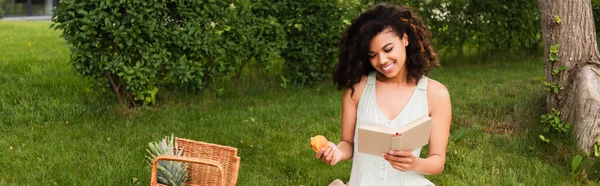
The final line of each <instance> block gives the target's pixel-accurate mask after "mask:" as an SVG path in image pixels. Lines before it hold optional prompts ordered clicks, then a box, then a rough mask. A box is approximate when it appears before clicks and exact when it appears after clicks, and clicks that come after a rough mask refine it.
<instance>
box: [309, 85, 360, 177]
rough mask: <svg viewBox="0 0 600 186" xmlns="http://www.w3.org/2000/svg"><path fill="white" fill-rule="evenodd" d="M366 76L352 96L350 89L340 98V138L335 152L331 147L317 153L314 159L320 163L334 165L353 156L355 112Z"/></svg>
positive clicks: (355, 88) (355, 87)
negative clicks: (319, 160)
mask: <svg viewBox="0 0 600 186" xmlns="http://www.w3.org/2000/svg"><path fill="white" fill-rule="evenodd" d="M366 79H367V78H366V76H363V78H362V79H361V81H360V82H359V83H358V84H357V85H356V86H354V94H352V90H351V89H346V90H344V94H343V96H342V124H341V126H342V138H341V141H340V142H339V143H338V144H337V145H336V146H335V150H334V149H333V148H331V147H328V148H327V149H325V150H323V151H322V152H317V154H316V158H320V159H321V161H323V162H325V163H327V164H329V165H335V164H336V163H337V162H338V161H340V160H349V159H351V158H352V156H353V154H354V129H355V127H356V111H357V109H358V100H359V98H360V95H361V94H362V91H363V89H364V86H365V84H366Z"/></svg>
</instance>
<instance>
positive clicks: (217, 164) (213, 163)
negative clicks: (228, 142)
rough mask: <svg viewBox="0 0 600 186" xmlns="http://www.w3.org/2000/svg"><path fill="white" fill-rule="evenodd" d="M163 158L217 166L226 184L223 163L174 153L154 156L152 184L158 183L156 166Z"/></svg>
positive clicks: (222, 181)
mask: <svg viewBox="0 0 600 186" xmlns="http://www.w3.org/2000/svg"><path fill="white" fill-rule="evenodd" d="M162 160H167V161H168V160H170V161H181V162H188V163H198V164H205V165H210V166H214V167H217V169H219V172H221V185H225V171H223V166H222V165H221V163H219V162H217V161H214V160H209V159H200V158H192V157H185V156H173V155H159V156H157V157H156V158H154V160H152V177H151V178H150V185H157V184H158V181H157V180H156V169H157V168H156V166H157V164H158V162H159V161H162Z"/></svg>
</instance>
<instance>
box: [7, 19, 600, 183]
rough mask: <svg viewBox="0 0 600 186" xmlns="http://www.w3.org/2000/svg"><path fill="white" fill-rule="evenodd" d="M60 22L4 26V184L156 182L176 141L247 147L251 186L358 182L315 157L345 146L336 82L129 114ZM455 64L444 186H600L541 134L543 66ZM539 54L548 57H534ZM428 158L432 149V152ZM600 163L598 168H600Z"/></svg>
mask: <svg viewBox="0 0 600 186" xmlns="http://www.w3.org/2000/svg"><path fill="white" fill-rule="evenodd" d="M49 25H50V23H49V22H19V21H0V185H13V184H15V185H53V184H54V185H57V184H60V185H148V183H149V180H150V167H149V164H148V161H147V160H146V157H145V156H146V154H147V152H146V150H145V149H146V148H147V147H148V143H149V142H153V141H158V140H160V139H161V138H162V137H164V136H167V135H168V136H170V135H171V134H174V135H175V136H177V137H182V138H188V139H192V140H199V141H206V142H211V143H218V144H223V145H229V146H234V147H237V148H238V149H239V153H240V154H239V156H240V157H241V169H240V176H239V180H238V183H239V185H326V184H328V183H329V182H330V181H332V180H334V179H336V178H340V179H342V180H345V181H347V180H348V178H349V171H350V166H351V162H341V163H339V164H338V165H336V166H333V167H331V166H328V165H325V164H323V163H321V162H320V161H318V160H316V159H314V156H313V152H312V150H311V148H310V145H309V141H308V139H309V137H311V136H314V135H316V134H323V135H325V136H327V137H328V138H330V139H331V140H333V141H337V140H339V138H340V136H339V132H340V126H339V125H340V118H341V117H340V115H341V99H340V98H341V92H340V91H338V90H336V89H335V88H334V87H333V86H332V83H330V82H324V83H322V84H320V85H318V86H314V87H291V88H287V89H283V88H281V87H280V86H279V82H278V81H277V80H276V79H275V78H264V77H263V78H259V79H256V77H250V76H245V77H243V78H241V79H240V80H237V81H233V82H224V83H221V84H220V85H221V86H222V87H224V88H225V89H224V92H223V94H222V95H218V96H217V95H215V94H214V93H212V92H210V91H193V90H161V93H162V95H160V97H159V99H158V102H159V105H158V106H156V107H142V108H139V109H136V110H132V109H128V108H126V107H124V106H122V105H118V104H117V103H116V98H114V97H113V96H112V95H110V94H109V93H103V92H99V91H96V90H95V89H93V88H91V87H90V86H88V85H87V83H86V81H85V79H84V78H82V77H81V76H80V75H78V74H76V73H74V72H73V71H71V68H70V64H69V62H68V61H69V50H68V47H67V46H66V45H65V44H64V39H62V38H60V37H59V35H60V32H59V31H53V30H50V29H48V27H49ZM510 55H511V54H506V57H504V58H503V59H498V58H495V59H489V60H475V59H472V58H452V59H444V60H443V61H442V64H443V65H442V67H440V68H438V69H436V70H435V71H433V72H432V74H430V77H431V78H433V79H436V80H438V81H440V82H441V83H443V84H445V85H446V86H447V88H448V89H449V91H450V95H451V97H452V104H453V106H452V108H453V119H452V128H451V136H450V142H449V146H448V151H447V153H448V157H447V161H446V169H445V171H444V172H443V173H442V174H441V175H437V176H428V178H429V179H430V180H432V181H433V182H434V183H436V184H437V185H572V184H581V185H598V184H600V182H599V181H598V180H599V179H600V178H598V177H600V176H598V175H600V171H599V170H600V168H599V167H600V163H595V164H591V163H590V162H591V161H586V162H585V163H586V165H584V166H582V168H585V169H584V170H585V171H580V172H579V174H577V176H576V177H575V178H576V179H572V178H573V177H572V176H571V175H570V171H571V159H572V158H573V156H575V155H577V154H578V153H579V152H578V151H576V150H575V149H574V145H573V142H572V140H570V139H569V138H568V137H566V136H561V135H550V138H551V140H552V143H550V144H546V143H544V142H542V141H541V140H540V139H539V138H538V137H537V136H538V135H539V134H541V128H542V126H541V125H540V124H539V117H540V115H541V114H543V112H544V109H543V106H544V101H545V95H546V94H547V91H546V90H545V89H544V87H543V84H542V82H541V81H540V80H539V77H542V76H543V75H544V72H543V60H542V58H541V57H532V56H517V57H515V56H510ZM533 56H537V55H533ZM423 153H426V150H425V151H424V152H423ZM596 162H597V161H596Z"/></svg>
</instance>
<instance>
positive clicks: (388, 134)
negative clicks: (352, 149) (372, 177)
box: [357, 116, 431, 156]
mask: <svg viewBox="0 0 600 186" xmlns="http://www.w3.org/2000/svg"><path fill="white" fill-rule="evenodd" d="M430 130H431V118H430V117H429V116H422V117H420V118H418V119H416V120H414V121H412V122H410V123H408V124H406V125H404V126H402V127H400V128H398V129H393V128H389V127H384V126H381V125H377V124H365V125H361V126H360V127H359V128H358V139H357V143H358V144H357V145H358V152H362V153H367V154H372V155H376V156H380V155H381V153H386V152H390V151H391V150H401V151H409V152H411V151H413V150H415V149H418V148H420V147H423V146H425V145H427V143H429V132H430ZM396 132H398V133H401V134H402V135H401V136H394V137H392V135H394V134H396Z"/></svg>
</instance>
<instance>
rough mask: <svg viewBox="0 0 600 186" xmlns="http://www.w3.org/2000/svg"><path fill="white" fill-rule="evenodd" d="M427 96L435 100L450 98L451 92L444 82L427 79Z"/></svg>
mask: <svg viewBox="0 0 600 186" xmlns="http://www.w3.org/2000/svg"><path fill="white" fill-rule="evenodd" d="M427 97H428V98H429V99H433V100H440V99H442V100H443V99H450V93H449V92H448V88H446V86H445V85H444V84H442V83H440V82H438V81H436V80H433V79H429V80H428V81H427Z"/></svg>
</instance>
